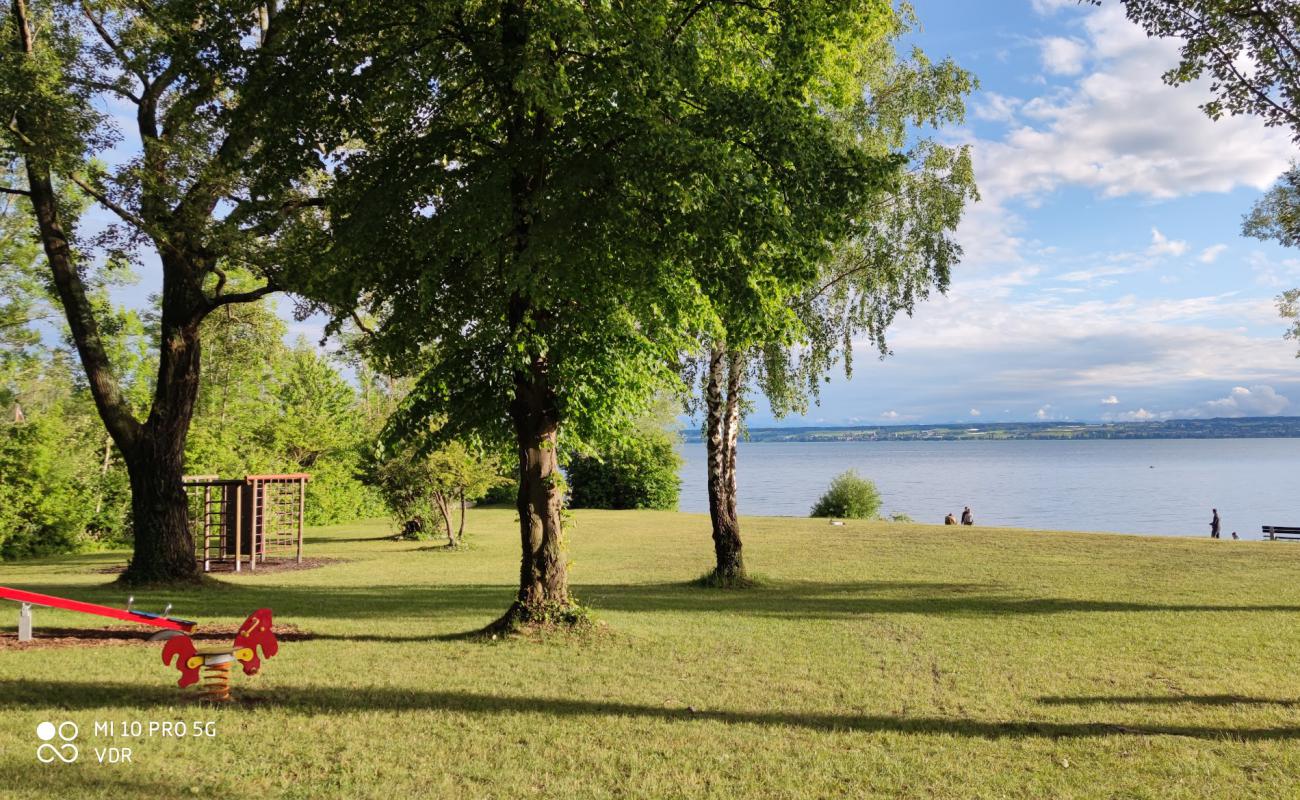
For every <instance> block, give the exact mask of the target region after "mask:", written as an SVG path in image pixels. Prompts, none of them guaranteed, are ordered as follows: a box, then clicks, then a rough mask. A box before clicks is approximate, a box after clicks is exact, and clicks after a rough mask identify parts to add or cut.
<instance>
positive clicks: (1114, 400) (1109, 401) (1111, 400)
mask: <svg viewBox="0 0 1300 800" xmlns="http://www.w3.org/2000/svg"><path fill="white" fill-rule="evenodd" d="M1101 404H1102V405H1103V406H1117V405H1119V398H1118V397H1116V396H1115V395H1113V394H1112V395H1110V396H1109V397H1103V398H1101Z"/></svg>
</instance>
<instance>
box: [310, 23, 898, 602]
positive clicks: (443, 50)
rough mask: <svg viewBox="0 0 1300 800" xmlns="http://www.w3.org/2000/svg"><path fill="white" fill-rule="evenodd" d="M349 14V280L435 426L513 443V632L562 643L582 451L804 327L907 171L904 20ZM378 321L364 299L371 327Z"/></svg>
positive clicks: (327, 92)
mask: <svg viewBox="0 0 1300 800" xmlns="http://www.w3.org/2000/svg"><path fill="white" fill-rule="evenodd" d="M384 16H385V19H384V20H382V21H380V20H378V19H376V15H374V14H373V13H371V11H370V9H369V7H368V5H367V4H361V3H357V4H338V3H330V4H325V5H323V6H322V8H321V9H320V11H319V12H318V13H317V14H316V16H315V19H316V20H317V22H318V26H319V29H318V30H317V31H316V32H315V33H314V34H313V35H312V36H311V37H310V39H309V41H308V44H310V43H311V42H317V43H320V42H328V43H329V47H328V48H327V49H324V48H320V47H318V48H317V50H316V51H315V52H316V53H317V56H316V57H318V58H319V59H320V63H321V66H320V68H319V69H316V70H314V73H315V74H316V75H318V76H320V77H321V87H322V88H321V92H322V102H321V106H322V107H325V108H333V109H334V115H333V117H334V118H335V119H339V120H343V119H347V120H352V121H354V123H355V127H354V129H353V130H351V131H350V132H349V136H350V139H348V140H347V141H343V140H342V139H341V140H340V143H341V144H345V145H346V146H347V147H348V150H347V153H346V155H344V156H343V157H341V158H340V161H339V165H338V170H337V176H336V177H337V184H336V190H335V192H334V193H333V195H332V197H331V209H332V217H333V220H334V227H333V234H334V240H333V245H332V250H331V253H330V258H329V260H328V263H329V264H330V265H331V266H332V267H333V268H332V269H330V270H328V271H327V273H322V272H321V271H313V272H311V273H309V274H307V275H305V276H304V279H303V282H302V284H300V287H301V290H302V291H304V292H306V293H308V294H311V295H313V296H317V297H322V298H332V302H331V304H332V305H334V307H335V311H336V313H337V314H339V316H340V317H346V316H348V315H350V313H351V312H352V311H354V310H358V306H359V310H360V312H361V313H362V315H363V316H365V317H366V318H367V319H370V320H373V325H372V327H373V329H374V332H373V334H372V336H371V337H370V347H371V349H372V351H373V352H374V353H376V354H378V355H380V356H381V357H383V358H385V359H386V360H387V362H388V364H389V365H390V366H386V367H385V369H386V370H391V369H397V368H404V369H406V370H408V371H411V370H417V371H418V372H419V374H420V377H419V380H418V382H417V384H416V386H415V388H414V390H413V391H412V393H411V396H410V398H409V403H408V405H407V415H406V416H407V418H408V419H410V420H411V422H412V426H411V427H413V426H414V425H418V424H422V423H423V420H425V419H427V418H429V417H438V418H441V419H445V420H446V424H445V425H443V426H442V427H441V428H440V430H441V431H443V432H444V435H446V436H457V435H460V434H462V433H470V432H474V433H478V434H481V435H486V436H492V435H497V436H501V437H504V436H508V437H509V439H511V440H513V445H514V449H515V451H516V453H517V457H518V473H519V482H520V488H519V493H518V500H517V507H518V511H519V524H520V537H521V545H522V558H521V565H520V581H519V592H518V595H517V598H516V602H515V603H514V604H513V606H512V608H511V609H510V610H509V612H508V613H507V614H506V616H505V618H504V619H503V623H504V624H515V623H519V622H528V621H534V620H548V619H555V618H557V617H561V618H562V617H564V616H565V615H566V614H568V613H569V612H570V610H571V608H572V606H573V601H572V598H571V596H570V593H569V587H568V576H567V567H566V560H565V553H564V542H563V533H562V516H561V509H562V503H563V497H564V489H563V480H562V476H561V473H560V472H559V470H558V465H557V458H556V456H557V445H558V443H559V437H560V436H561V435H562V434H563V435H564V436H565V437H573V438H585V439H594V438H599V437H600V436H602V435H604V434H607V433H611V432H613V431H617V430H619V429H621V428H623V427H624V426H625V425H626V424H627V422H628V420H629V419H631V418H632V417H634V416H635V414H636V413H637V412H638V411H640V410H641V409H642V408H643V407H644V406H645V404H646V403H647V402H649V401H650V399H651V398H652V397H653V395H654V392H655V390H656V389H658V388H660V387H662V386H663V385H665V384H666V383H671V382H672V381H674V380H675V379H676V365H677V354H678V353H680V352H683V351H684V350H685V349H686V348H687V346H688V344H689V342H690V341H692V340H693V339H694V338H695V337H696V336H698V334H699V332H701V331H713V332H715V333H716V332H718V331H720V330H721V327H720V324H719V316H718V314H717V313H716V312H715V309H714V308H713V306H712V305H711V301H712V300H713V299H714V298H719V297H722V296H724V295H725V296H726V298H727V302H728V304H729V305H731V306H743V305H746V304H748V305H752V306H755V307H757V306H765V307H766V306H778V307H779V306H784V305H785V304H786V303H787V302H788V300H789V298H790V297H791V296H793V295H794V294H796V293H797V292H798V291H799V290H800V289H801V288H802V287H804V286H806V285H807V284H808V283H809V282H810V281H812V280H813V279H814V276H815V275H816V274H817V267H818V265H819V264H820V263H821V262H822V261H823V260H824V259H825V257H826V254H827V252H828V248H829V246H830V244H831V243H833V242H836V241H839V240H841V239H842V238H843V237H844V235H845V229H846V228H847V227H848V226H849V224H850V221H851V220H852V219H853V218H854V217H855V215H857V214H859V213H861V212H862V211H863V210H864V209H865V208H866V207H867V206H868V205H869V204H870V202H871V201H872V200H873V199H874V198H876V197H877V195H878V194H879V191H880V189H881V188H882V186H883V185H884V184H885V183H886V182H887V181H888V180H889V179H890V178H891V176H893V175H894V174H895V173H896V172H897V170H898V165H899V162H900V161H901V159H899V158H897V157H895V156H893V155H889V154H882V155H879V156H876V155H873V154H870V153H868V152H866V151H864V150H863V149H862V148H860V147H858V146H856V143H855V142H854V141H853V138H852V132H851V130H850V129H849V128H847V127H846V126H844V125H842V124H839V123H838V122H837V121H836V120H835V117H836V115H837V114H840V113H850V112H851V110H852V109H853V108H854V107H856V106H857V105H858V104H859V103H860V99H859V98H860V88H861V85H862V80H863V73H864V71H865V69H866V68H867V67H868V64H869V61H870V55H871V46H872V45H873V43H874V42H875V41H876V39H877V36H876V30H877V29H878V28H879V27H880V26H882V25H887V24H888V21H889V19H890V18H891V10H890V7H889V4H888V3H887V2H884V0H831V1H829V2H825V1H817V2H804V3H798V4H786V3H774V4H753V3H735V2H708V0H705V1H704V2H699V1H698V0H690V1H689V2H681V1H679V0H658V1H657V2H642V3H634V4H612V5H606V4H596V3H592V4H578V3H569V2H558V1H556V2H528V3H525V2H523V1H522V0H500V1H498V2H480V3H473V4H465V3H461V2H442V3H428V2H420V3H405V2H396V3H392V4H387V5H386V7H385V15H384ZM357 298H360V300H359V301H358V299H357Z"/></svg>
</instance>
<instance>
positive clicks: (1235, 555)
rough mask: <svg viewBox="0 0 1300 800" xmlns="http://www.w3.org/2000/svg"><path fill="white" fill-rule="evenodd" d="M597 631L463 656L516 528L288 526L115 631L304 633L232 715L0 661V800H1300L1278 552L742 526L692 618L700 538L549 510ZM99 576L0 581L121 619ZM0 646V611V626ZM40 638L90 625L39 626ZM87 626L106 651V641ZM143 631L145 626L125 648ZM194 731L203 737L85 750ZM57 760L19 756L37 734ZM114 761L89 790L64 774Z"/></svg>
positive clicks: (679, 520) (1091, 539)
mask: <svg viewBox="0 0 1300 800" xmlns="http://www.w3.org/2000/svg"><path fill="white" fill-rule="evenodd" d="M574 521H575V523H576V524H575V525H573V526H572V529H571V530H572V533H571V541H570V543H569V555H570V559H571V571H570V577H571V581H572V584H573V588H574V592H575V594H576V595H578V596H579V597H581V598H582V599H583V601H584V603H585V604H586V605H587V607H589V608H591V609H592V610H593V613H594V614H596V615H597V616H598V617H599V619H600V620H602V621H605V622H607V623H608V627H607V628H601V627H600V626H599V625H598V626H597V630H598V631H604V633H598V634H597V635H572V636H569V635H556V636H552V635H546V636H531V635H526V636H512V637H501V638H499V639H498V640H496V641H492V640H490V639H489V640H487V641H484V640H482V639H477V640H472V641H471V640H467V639H466V638H465V635H466V634H467V633H470V632H474V631H480V630H482V629H483V626H484V625H486V624H488V623H490V622H491V621H492V620H493V619H496V618H498V617H499V616H500V615H501V614H502V613H503V612H505V611H506V610H507V609H508V608H509V607H510V605H511V603H512V602H513V600H514V595H515V585H514V584H515V578H516V576H517V574H518V565H519V555H518V546H519V544H518V526H517V524H516V523H515V522H514V511H513V509H473V510H471V511H470V521H469V525H470V529H471V531H472V535H473V537H474V543H475V547H474V548H473V549H472V550H471V551H469V552H464V553H458V554H457V557H455V558H446V557H443V556H444V555H445V554H442V553H437V552H430V551H422V549H421V548H424V547H427V546H428V543H427V542H409V541H397V540H393V539H391V538H390V537H389V536H388V533H389V529H388V526H387V524H386V523H367V524H359V525H347V526H337V527H330V528H316V529H312V530H310V531H309V541H308V544H307V555H308V556H309V557H313V558H329V559H336V560H335V561H330V562H326V563H324V564H323V565H322V566H320V567H319V568H317V569H311V570H300V571H285V572H278V573H265V574H261V573H241V574H239V575H232V574H225V575H222V576H220V577H219V578H218V579H216V580H217V582H218V583H219V584H220V586H221V588H220V590H213V589H212V588H210V587H193V588H190V587H187V588H181V589H170V590H165V591H147V592H141V591H134V590H133V591H134V593H135V595H136V606H137V607H138V608H142V609H145V610H155V611H156V610H161V609H162V607H163V606H164V605H165V604H166V603H168V602H171V603H174V605H175V608H174V612H175V613H176V614H177V615H179V616H182V617H188V618H192V619H197V620H199V621H200V624H201V625H202V624H205V623H207V624H211V625H214V626H216V625H220V626H226V628H225V629H229V626H234V625H238V624H239V622H240V621H241V620H242V619H243V618H244V616H246V615H247V614H248V613H249V612H250V611H252V610H253V609H255V608H259V607H262V606H269V607H271V608H272V609H274V611H275V615H276V619H277V621H278V622H280V623H284V624H291V625H294V626H296V628H297V629H298V630H299V631H301V632H302V633H303V635H302V636H301V637H298V638H297V640H295V641H286V642H285V643H284V644H283V646H282V649H281V652H280V654H279V655H277V656H276V657H275V658H273V659H270V660H269V661H267V662H266V663H265V664H264V665H263V669H262V672H261V674H259V675H258V676H256V677H253V678H248V677H246V676H244V675H243V674H242V673H237V674H236V675H235V677H234V679H233V680H232V684H233V690H234V693H235V695H236V696H238V697H243V698H245V701H244V702H242V703H239V704H232V705H231V706H230V707H228V708H205V707H196V706H193V705H191V704H187V703H185V702H182V700H181V699H180V694H179V690H178V689H177V688H176V686H175V682H176V678H177V677H178V675H177V673H176V672H175V671H173V670H170V669H168V668H166V667H164V666H163V665H162V663H161V659H160V656H159V653H160V652H161V645H158V646H143V645H142V646H138V647H136V646H113V647H106V646H98V647H59V648H46V649H19V648H14V649H3V648H0V797H5V798H8V797H41V798H48V797H76V798H121V797H146V798H149V797H158V798H164V797H176V796H189V795H191V794H195V795H198V796H212V797H219V796H222V797H235V796H258V797H260V796H266V797H291V798H294V797H301V798H320V797H349V798H354V797H355V798H366V797H379V798H390V799H391V798H394V797H482V798H529V797H538V798H541V797H566V798H604V797H699V798H733V797H779V798H831V797H836V798H838V797H846V796H850V797H941V798H948V797H962V798H1008V797H1011V798H1021V797H1024V798H1031V797H1032V798H1040V797H1052V798H1092V797H1097V798H1102V797H1107V798H1109V797H1125V798H1153V799H1154V798H1161V799H1162V800H1163V799H1164V798H1210V797H1232V798H1242V797H1278V796H1286V795H1287V794H1288V793H1289V792H1292V791H1293V787H1294V786H1296V785H1297V782H1300V748H1298V747H1297V746H1296V744H1297V739H1300V685H1298V684H1297V679H1296V665H1297V664H1300V627H1298V626H1297V622H1300V580H1298V579H1300V547H1294V546H1292V545H1289V544H1283V543H1266V542H1246V541H1241V542H1233V541H1231V540H1219V541H1211V540H1208V539H1162V538H1146V537H1137V536H1117V535H1094V534H1072V533H1046V532H1030V531H1014V530H999V529H991V528H983V527H978V528H974V529H972V528H944V527H942V526H924V525H909V524H899V523H893V522H855V521H849V522H847V523H846V524H845V525H844V526H842V527H841V526H827V525H825V524H824V522H823V521H817V520H804V519H784V518H748V519H745V520H744V535H745V557H746V561H747V563H748V565H749V566H750V567H751V568H753V569H755V570H756V572H758V573H759V574H761V575H763V576H764V579H763V581H762V583H761V585H759V586H758V587H756V588H754V589H753V590H752V591H736V592H732V591H725V592H721V591H712V592H706V591H700V589H699V588H698V587H697V586H696V585H693V583H692V582H693V579H694V578H695V577H696V576H699V575H700V574H701V573H703V572H705V570H706V569H708V568H709V567H710V566H711V563H712V558H713V549H712V542H711V539H710V536H709V527H708V518H707V517H706V516H704V515H687V514H672V513H666V512H608V511H578V512H575V513H574ZM125 557H126V554H125V553H88V554H83V555H76V556H70V557H65V558H54V559H44V560H37V561H28V562H18V563H13V564H4V565H0V583H3V584H4V585H7V586H15V587H20V588H24V589H29V590H32V591H37V592H45V593H48V594H55V595H62V596H67V597H73V598H76V599H79V600H86V601H90V602H99V603H106V604H110V605H117V606H121V605H123V604H124V603H125V600H126V594H127V593H128V592H127V591H126V590H124V589H122V588H121V587H118V586H114V585H112V584H110V583H108V582H107V581H108V580H109V579H110V577H111V576H108V575H105V574H104V573H103V572H102V570H103V569H105V568H106V567H109V566H111V565H113V564H120V563H123V562H124V561H125ZM0 614H3V616H0V633H12V631H13V629H14V627H15V624H14V623H15V622H16V618H17V607H16V606H15V605H13V604H3V605H0ZM35 618H36V630H37V634H38V635H40V633H41V632H42V630H51V629H84V628H93V627H96V622H95V621H94V618H91V617H86V616H83V615H77V614H71V613H67V612H59V611H54V610H50V609H42V608H38V609H36V611H35ZM103 623H104V624H103V625H102V627H103V628H109V627H113V626H115V625H118V624H119V623H114V622H113V621H111V620H104V621H103ZM142 631H143V629H142ZM199 718H201V719H204V720H211V721H214V722H215V723H216V730H217V735H216V737H215V738H195V737H187V738H184V739H172V738H160V737H148V736H142V737H134V738H133V737H128V738H118V739H116V740H108V739H105V738H96V737H95V736H94V734H93V731H94V722H95V721H108V720H116V721H119V722H120V721H122V720H141V721H144V722H148V721H150V720H187V721H193V720H195V719H199ZM47 720H52V721H54V722H59V721H62V720H71V721H73V722H76V723H77V724H78V725H79V726H80V727H81V730H82V736H81V743H82V757H81V759H80V760H79V761H78V762H77V763H76V764H70V765H62V764H54V765H48V766H47V765H41V764H39V763H37V762H36V760H35V749H36V745H37V744H38V740H37V739H36V737H35V728H36V725H37V724H38V723H40V722H42V721H47ZM105 745H117V746H127V747H131V748H132V750H133V759H132V760H133V763H131V764H125V765H123V764H119V765H113V766H110V765H107V764H104V765H101V764H99V763H96V762H95V760H94V753H93V748H94V747H96V746H98V747H103V746H105Z"/></svg>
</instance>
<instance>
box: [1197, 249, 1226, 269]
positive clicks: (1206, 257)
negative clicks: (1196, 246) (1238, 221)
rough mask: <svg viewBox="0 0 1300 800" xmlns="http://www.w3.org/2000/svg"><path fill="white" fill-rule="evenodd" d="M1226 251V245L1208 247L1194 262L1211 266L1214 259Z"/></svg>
mask: <svg viewBox="0 0 1300 800" xmlns="http://www.w3.org/2000/svg"><path fill="white" fill-rule="evenodd" d="M1227 249H1228V246H1227V245H1226V244H1215V245H1210V246H1209V247H1207V248H1205V249H1204V250H1202V251H1201V254H1200V255H1199V256H1197V257H1196V260H1197V261H1199V262H1201V263H1202V264H1213V263H1214V261H1215V259H1217V258H1218V257H1219V256H1221V255H1223V251H1224V250H1227Z"/></svg>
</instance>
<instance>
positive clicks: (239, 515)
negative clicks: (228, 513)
mask: <svg viewBox="0 0 1300 800" xmlns="http://www.w3.org/2000/svg"><path fill="white" fill-rule="evenodd" d="M228 488H232V489H234V490H235V572H242V571H243V566H244V565H243V564H242V563H240V562H242V561H243V560H244V553H243V549H244V532H243V531H242V530H241V528H242V526H243V522H244V513H243V504H242V502H241V501H242V500H243V499H244V487H243V486H241V485H239V484H234V485H233V486H230V487H228Z"/></svg>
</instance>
